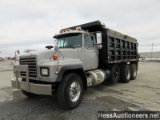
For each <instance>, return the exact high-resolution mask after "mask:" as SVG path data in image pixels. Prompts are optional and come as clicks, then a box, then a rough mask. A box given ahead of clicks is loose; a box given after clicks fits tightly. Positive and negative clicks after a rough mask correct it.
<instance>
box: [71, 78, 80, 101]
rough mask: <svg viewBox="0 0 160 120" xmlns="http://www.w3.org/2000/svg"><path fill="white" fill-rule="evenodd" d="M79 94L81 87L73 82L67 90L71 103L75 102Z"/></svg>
mask: <svg viewBox="0 0 160 120" xmlns="http://www.w3.org/2000/svg"><path fill="white" fill-rule="evenodd" d="M80 94H81V86H80V84H79V83H78V82H77V81H75V82H73V83H72V84H71V86H70V88H69V98H70V100H71V101H72V102H76V101H77V100H78V99H79V97H80Z"/></svg>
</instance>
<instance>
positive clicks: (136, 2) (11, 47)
mask: <svg viewBox="0 0 160 120" xmlns="http://www.w3.org/2000/svg"><path fill="white" fill-rule="evenodd" d="M159 12H160V0H77V1H76V0H0V51H1V53H0V56H3V57H4V56H14V51H15V50H17V49H20V51H21V52H23V51H24V50H25V49H41V48H44V47H45V46H46V45H51V44H53V38H52V37H53V35H54V34H55V33H58V32H59V30H60V29H61V28H66V27H70V26H74V25H78V24H82V23H87V22H91V21H95V20H100V21H102V22H103V23H105V24H106V27H108V28H111V29H114V30H117V31H119V32H121V33H124V34H127V35H130V36H133V37H135V38H137V40H138V42H139V51H140V52H142V51H148V52H150V51H151V45H152V43H153V45H154V47H153V50H154V51H160V30H159V29H160V13H159Z"/></svg>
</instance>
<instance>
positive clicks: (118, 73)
mask: <svg viewBox="0 0 160 120" xmlns="http://www.w3.org/2000/svg"><path fill="white" fill-rule="evenodd" d="M110 70H111V74H110V77H109V79H108V80H106V81H105V83H111V84H114V83H117V82H118V81H120V82H123V83H128V82H129V81H130V80H135V79H136V77H137V67H136V65H135V64H131V65H127V64H125V65H122V66H121V67H119V66H118V65H116V64H115V65H113V66H112V67H111V69H110Z"/></svg>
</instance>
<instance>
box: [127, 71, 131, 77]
mask: <svg viewBox="0 0 160 120" xmlns="http://www.w3.org/2000/svg"><path fill="white" fill-rule="evenodd" d="M127 73H128V74H127V79H128V80H129V79H130V77H131V71H130V69H128V71H127Z"/></svg>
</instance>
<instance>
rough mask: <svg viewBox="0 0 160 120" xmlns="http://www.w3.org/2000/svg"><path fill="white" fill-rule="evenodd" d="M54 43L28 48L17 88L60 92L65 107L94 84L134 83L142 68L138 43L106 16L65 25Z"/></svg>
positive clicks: (19, 67) (29, 94) (31, 93)
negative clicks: (107, 21) (109, 23)
mask: <svg viewBox="0 0 160 120" xmlns="http://www.w3.org/2000/svg"><path fill="white" fill-rule="evenodd" d="M53 38H54V40H53V45H48V46H46V48H45V49H44V50H41V51H29V50H28V51H27V52H26V53H25V54H23V55H20V57H19V63H18V64H16V65H14V77H13V78H12V79H11V83H12V86H13V88H16V89H19V90H21V91H22V93H23V94H24V95H26V96H27V97H34V96H37V95H56V99H57V101H58V103H59V105H60V106H61V107H62V108H66V109H73V108H76V107H77V106H78V105H79V104H80V103H81V101H82V97H83V93H84V91H86V90H87V88H88V87H94V86H97V85H99V84H102V83H104V84H115V83H117V82H118V81H120V82H123V83H128V82H129V81H130V80H135V79H136V76H137V71H138V59H139V57H138V49H137V47H138V43H137V40H136V39H135V38H133V37H130V36H128V35H125V34H122V33H120V32H117V31H114V30H111V29H109V28H107V27H106V26H105V24H103V23H102V22H101V21H99V20H98V21H94V22H90V23H86V24H81V25H76V26H73V27H68V28H64V29H61V30H60V32H59V33H58V34H55V35H54V36H53Z"/></svg>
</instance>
